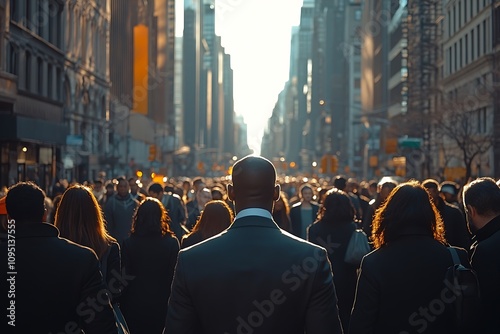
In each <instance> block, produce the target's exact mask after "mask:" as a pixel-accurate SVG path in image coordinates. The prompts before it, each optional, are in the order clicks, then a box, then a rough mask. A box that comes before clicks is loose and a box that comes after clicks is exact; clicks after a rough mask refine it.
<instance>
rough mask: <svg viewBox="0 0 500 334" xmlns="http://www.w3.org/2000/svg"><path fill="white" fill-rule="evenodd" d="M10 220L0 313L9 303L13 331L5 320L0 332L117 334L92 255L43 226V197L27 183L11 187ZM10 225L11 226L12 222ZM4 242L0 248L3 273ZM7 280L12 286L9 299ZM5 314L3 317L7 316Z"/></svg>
mask: <svg viewBox="0 0 500 334" xmlns="http://www.w3.org/2000/svg"><path fill="white" fill-rule="evenodd" d="M6 207H7V212H8V216H9V219H12V220H14V221H15V223H14V224H13V225H14V226H13V227H12V229H15V241H16V242H15V263H14V264H13V267H11V270H12V271H14V272H15V274H7V273H8V271H7V270H5V269H4V270H2V271H1V272H0V281H1V283H0V287H1V290H2V291H3V292H4V293H3V295H2V298H1V300H2V304H1V307H2V310H4V312H8V308H9V307H11V305H13V301H14V302H15V304H14V309H15V311H14V314H15V316H14V319H13V320H14V321H13V322H12V323H13V324H15V327H13V326H11V325H9V324H8V321H9V317H8V316H7V317H5V316H4V319H3V320H2V324H1V325H0V326H1V327H0V328H1V330H0V332H2V333H67V332H68V331H71V332H72V333H81V330H83V331H85V333H89V334H103V333H110V334H111V333H114V334H116V333H117V328H116V324H115V318H114V316H113V311H112V308H111V305H110V303H109V299H108V298H107V294H106V288H105V284H104V282H103V280H102V275H101V273H100V271H99V260H98V259H97V256H96V254H95V252H94V251H92V250H91V249H89V248H87V247H83V246H80V245H78V244H76V243H74V242H71V241H69V240H67V239H63V238H60V237H59V230H58V229H57V228H56V227H55V226H54V225H51V224H47V223H43V222H42V221H43V217H44V215H45V208H44V194H43V192H42V190H41V189H40V188H39V187H38V186H37V185H35V184H34V183H31V182H20V183H18V184H16V185H14V186H12V187H11V188H10V189H9V191H8V193H7V198H6ZM11 224H12V223H11ZM8 247H9V245H8V244H7V243H2V244H0V254H1V257H2V263H4V264H5V268H7V263H8V261H7V254H8V252H7V248H8ZM7 279H13V280H15V281H11V282H14V283H12V284H15V296H14V295H13V296H11V297H9V296H8V293H7V292H8V291H9V288H8V285H7V284H9V281H8V280H7ZM7 314H8V313H7Z"/></svg>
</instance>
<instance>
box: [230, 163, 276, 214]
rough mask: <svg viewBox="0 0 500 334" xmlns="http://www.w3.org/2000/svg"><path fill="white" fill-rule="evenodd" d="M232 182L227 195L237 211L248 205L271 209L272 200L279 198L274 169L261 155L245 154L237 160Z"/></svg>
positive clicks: (248, 206)
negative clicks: (245, 155)
mask: <svg viewBox="0 0 500 334" xmlns="http://www.w3.org/2000/svg"><path fill="white" fill-rule="evenodd" d="M232 182H233V184H232V185H229V186H228V195H229V198H230V199H231V200H233V201H234V203H235V209H236V211H237V212H239V211H241V210H243V209H246V208H250V207H253V208H262V209H266V210H269V211H272V208H273V203H274V201H276V200H277V199H278V198H279V185H276V170H275V168H274V166H273V164H272V163H271V162H270V161H269V160H267V159H265V158H263V157H259V156H247V157H245V158H243V159H241V160H239V161H237V162H236V163H235V164H234V166H233V173H232Z"/></svg>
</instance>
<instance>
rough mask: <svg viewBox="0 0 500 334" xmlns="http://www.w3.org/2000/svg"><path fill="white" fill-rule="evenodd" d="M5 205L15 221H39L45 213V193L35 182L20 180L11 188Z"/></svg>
mask: <svg viewBox="0 0 500 334" xmlns="http://www.w3.org/2000/svg"><path fill="white" fill-rule="evenodd" d="M5 207H6V209H7V213H8V215H9V217H10V218H12V219H14V220H15V221H18V222H21V221H22V222H30V223H39V222H41V221H42V220H43V216H44V214H45V195H44V193H43V191H42V189H40V187H38V186H37V185H36V184H34V183H33V182H19V183H17V184H16V185H13V186H12V187H10V188H9V191H8V192H7V198H6V199H5Z"/></svg>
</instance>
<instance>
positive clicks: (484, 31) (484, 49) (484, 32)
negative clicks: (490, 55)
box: [483, 20, 488, 54]
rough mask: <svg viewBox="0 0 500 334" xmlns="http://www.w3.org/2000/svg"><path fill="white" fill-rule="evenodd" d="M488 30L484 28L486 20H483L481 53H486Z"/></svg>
mask: <svg viewBox="0 0 500 334" xmlns="http://www.w3.org/2000/svg"><path fill="white" fill-rule="evenodd" d="M487 32H488V30H486V20H484V21H483V54H486V52H487V51H486V50H487V41H488V40H487V39H486V35H487Z"/></svg>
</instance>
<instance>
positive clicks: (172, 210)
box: [148, 183, 187, 242]
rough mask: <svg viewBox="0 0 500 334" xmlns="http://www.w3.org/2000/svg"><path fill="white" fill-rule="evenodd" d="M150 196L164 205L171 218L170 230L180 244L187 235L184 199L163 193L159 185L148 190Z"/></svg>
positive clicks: (153, 185) (151, 186) (155, 184)
mask: <svg viewBox="0 0 500 334" xmlns="http://www.w3.org/2000/svg"><path fill="white" fill-rule="evenodd" d="M148 193H149V196H151V197H154V198H156V199H157V200H159V201H160V202H161V204H163V207H165V210H167V214H168V217H169V218H170V229H171V230H172V232H174V234H175V236H176V237H177V240H179V242H180V241H181V240H182V236H183V235H184V234H186V232H187V228H186V217H187V214H186V208H185V207H184V203H183V202H182V199H181V197H180V196H179V195H177V194H172V193H168V192H164V191H163V187H162V186H161V184H159V183H153V184H152V185H150V186H149V188H148Z"/></svg>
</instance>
